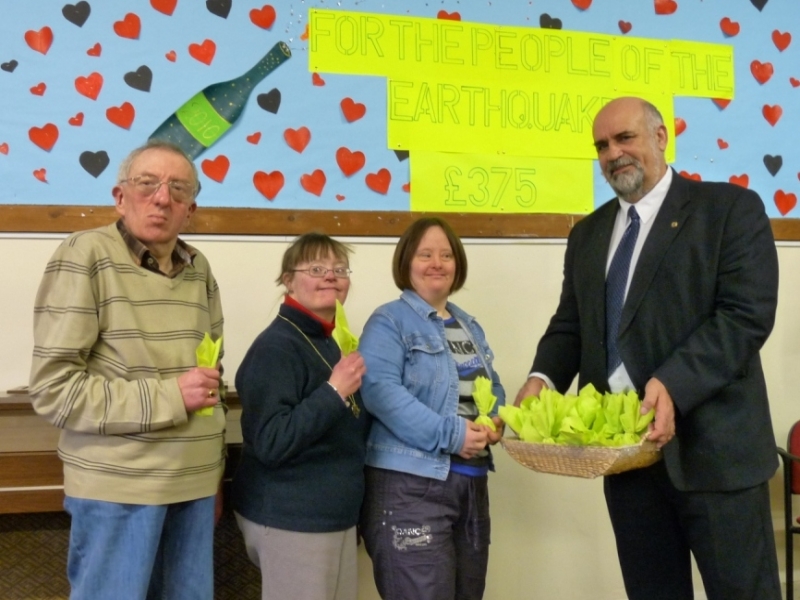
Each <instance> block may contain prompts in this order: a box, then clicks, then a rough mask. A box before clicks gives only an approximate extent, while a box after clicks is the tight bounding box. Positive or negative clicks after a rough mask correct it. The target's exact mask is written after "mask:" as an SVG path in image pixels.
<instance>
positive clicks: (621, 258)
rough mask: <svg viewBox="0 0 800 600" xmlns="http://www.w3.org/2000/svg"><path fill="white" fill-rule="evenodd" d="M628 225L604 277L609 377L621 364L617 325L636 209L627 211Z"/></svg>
mask: <svg viewBox="0 0 800 600" xmlns="http://www.w3.org/2000/svg"><path fill="white" fill-rule="evenodd" d="M628 218H629V219H630V223H629V224H628V227H627V229H625V233H623V234H622V239H621V240H620V241H619V246H617V250H616V252H615V253H614V258H613V259H612V260H611V266H610V267H609V269H608V276H607V277H606V350H607V357H608V362H607V363H606V366H607V368H608V375H609V377H610V376H611V374H612V373H613V372H614V371H616V370H617V367H619V365H620V364H622V358H621V357H620V355H619V350H618V349H617V334H618V333H619V322H620V319H621V317H622V306H623V305H624V304H625V288H626V287H627V284H628V272H629V271H630V266H631V256H633V247H634V246H635V245H636V238H637V237H639V224H640V220H639V215H638V214H637V212H636V208H635V207H634V206H631V207H630V208H629V209H628Z"/></svg>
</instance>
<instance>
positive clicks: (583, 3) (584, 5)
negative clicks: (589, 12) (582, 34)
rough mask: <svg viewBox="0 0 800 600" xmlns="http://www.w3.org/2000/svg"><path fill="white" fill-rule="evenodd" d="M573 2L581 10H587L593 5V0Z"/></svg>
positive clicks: (574, 0)
mask: <svg viewBox="0 0 800 600" xmlns="http://www.w3.org/2000/svg"><path fill="white" fill-rule="evenodd" d="M572 4H573V5H574V6H575V7H576V8H580V9H581V10H586V9H587V8H589V7H590V6H591V5H592V0H572Z"/></svg>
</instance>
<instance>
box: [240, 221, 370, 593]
mask: <svg viewBox="0 0 800 600" xmlns="http://www.w3.org/2000/svg"><path fill="white" fill-rule="evenodd" d="M350 252H351V250H350V248H349V247H348V246H346V245H344V244H342V243H341V242H338V241H336V240H334V239H332V238H330V237H328V236H327V235H323V234H320V233H307V234H304V235H302V236H300V237H299V238H297V240H295V241H294V242H293V243H292V244H291V246H290V247H289V248H288V249H287V250H286V252H285V254H284V255H283V263H282V266H281V273H280V276H279V277H278V279H277V283H278V284H279V285H283V286H284V287H285V289H286V296H285V300H284V303H283V304H282V305H281V306H280V308H279V311H278V316H277V317H276V318H275V320H274V321H273V322H272V323H271V324H270V325H269V327H267V328H266V329H265V330H264V331H263V332H262V333H261V334H260V335H259V336H258V337H257V338H256V340H255V341H254V342H253V344H252V346H251V347H250V349H249V350H248V351H247V354H246V356H245V358H244V360H243V361H242V364H241V366H240V367H239V370H238V371H237V373H236V390H237V392H238V394H239V397H240V399H241V403H242V417H241V425H242V438H243V448H242V457H241V462H240V463H239V466H238V469H237V471H236V474H235V476H234V479H233V508H234V511H235V513H236V520H237V522H238V524H239V528H240V529H241V530H242V533H243V534H244V540H245V546H246V548H247V554H248V556H249V557H250V559H251V560H252V561H253V562H254V563H255V564H256V565H258V566H259V567H260V569H261V579H262V594H261V597H262V598H263V599H265V600H266V599H275V600H278V599H280V600H285V599H286V598H315V599H316V598H320V599H325V600H355V599H356V595H357V573H356V523H357V521H358V514H359V507H360V506H361V500H362V497H363V493H364V474H363V468H364V452H365V441H366V434H367V429H368V421H367V419H368V417H367V412H366V411H364V410H362V408H363V407H362V402H361V397H360V394H359V388H360V386H361V378H362V376H363V375H364V372H365V366H364V360H363V359H362V357H361V355H360V354H359V353H358V352H353V353H351V354H349V355H347V356H342V354H341V352H340V350H339V347H338V346H337V344H336V342H335V341H334V339H333V338H332V337H331V333H332V331H333V329H334V318H335V314H336V301H337V300H338V301H339V302H341V303H344V302H345V300H346V299H347V293H348V292H349V290H350V268H349V255H350Z"/></svg>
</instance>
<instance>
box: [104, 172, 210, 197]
mask: <svg viewBox="0 0 800 600" xmlns="http://www.w3.org/2000/svg"><path fill="white" fill-rule="evenodd" d="M120 183H130V184H132V185H133V187H134V188H136V191H137V192H139V193H140V194H141V195H142V196H144V197H145V198H149V197H150V196H152V195H153V194H155V193H156V192H157V191H158V190H159V188H160V187H161V186H162V185H166V186H167V187H168V188H169V195H170V198H172V199H173V200H174V201H175V202H181V203H183V202H191V201H192V200H194V196H195V189H194V185H193V184H192V183H190V182H188V181H182V180H180V179H171V180H170V181H161V180H159V179H156V178H155V177H151V176H149V175H138V176H136V177H129V178H128V179H123V180H122V181H120Z"/></svg>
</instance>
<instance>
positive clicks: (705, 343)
mask: <svg viewBox="0 0 800 600" xmlns="http://www.w3.org/2000/svg"><path fill="white" fill-rule="evenodd" d="M593 135H594V143H595V146H596V148H597V154H598V158H599V161H600V167H601V169H602V171H603V174H604V176H605V178H606V179H607V180H608V182H609V184H610V185H611V187H612V188H613V189H614V191H615V192H616V193H617V198H615V199H613V200H611V201H610V202H608V203H606V204H604V205H603V206H601V207H600V208H599V209H597V210H596V211H595V212H594V213H592V214H591V215H589V216H587V217H586V218H584V219H582V220H581V221H580V222H579V223H578V224H577V225H576V226H575V228H574V229H573V231H572V233H571V235H570V237H569V242H568V244H567V251H566V257H565V264H564V282H563V287H562V291H561V298H560V301H559V306H558V309H557V311H556V313H555V315H554V316H553V318H552V320H551V321H550V325H549V326H548V328H547V331H546V332H545V334H544V336H543V337H542V339H541V341H540V342H539V345H538V348H537V351H536V358H535V360H534V362H533V367H532V369H531V374H530V376H529V378H528V381H527V383H526V384H525V385H524V386H523V388H522V389H521V390H520V392H519V394H518V395H517V403H519V401H520V400H521V399H522V398H524V397H527V396H530V395H536V394H538V393H539V391H540V390H541V389H542V387H544V386H549V387H554V388H556V389H558V390H559V391H561V392H562V393H563V392H565V391H566V390H567V388H569V386H570V385H571V383H572V380H573V379H574V377H575V375H576V374H577V375H578V377H579V384H578V385H579V387H583V386H584V385H586V384H588V383H592V384H594V386H595V387H596V388H597V389H598V390H600V391H612V392H618V391H623V390H626V389H635V390H637V391H638V392H639V394H640V395H643V397H644V400H643V407H642V412H643V413H645V412H647V411H649V410H650V409H651V408H654V409H655V413H656V416H655V420H654V422H653V425H652V426H651V430H650V432H649V434H648V435H649V439H650V440H652V441H654V442H655V443H656V444H657V445H658V446H659V447H660V448H661V449H662V451H663V456H664V460H663V461H661V462H658V463H656V464H655V465H653V466H651V467H647V468H644V469H638V470H634V471H628V472H626V473H622V474H619V475H612V476H609V477H606V478H605V482H604V490H605V496H606V503H607V505H608V511H609V515H610V517H611V524H612V526H613V529H614V534H615V537H616V542H617V553H618V555H619V560H620V565H621V568H622V575H623V579H624V581H625V589H626V591H627V593H628V596H629V598H632V599H639V598H641V599H646V600H657V599H660V598H663V599H665V600H682V599H691V598H693V591H692V589H693V586H692V572H691V559H690V554H693V555H694V557H695V560H696V562H697V565H698V568H699V570H700V573H701V575H702V578H703V583H704V586H705V590H706V594H707V596H708V598H709V599H710V600H737V599H742V600H744V599H748V600H756V599H757V600H771V599H773V598H774V599H776V600H780V597H781V593H780V583H779V579H778V565H777V557H776V552H775V543H774V534H773V529H772V520H771V513H770V503H769V490H768V483H767V482H768V480H769V479H770V477H771V476H772V475H773V474H774V472H775V470H776V468H777V466H778V465H777V457H776V450H775V439H774V434H773V432H772V424H771V420H770V413H769V406H768V401H767V390H766V384H765V381H764V374H763V371H762V367H761V360H760V358H759V350H760V349H761V347H762V346H763V344H764V342H765V341H766V339H767V337H768V335H769V333H770V331H771V330H772V326H773V323H774V320H775V309H776V304H777V291H778V261H777V253H776V249H775V243H774V240H773V237H772V231H771V228H770V223H769V220H768V218H767V216H766V214H765V211H764V205H763V203H762V201H761V199H760V198H759V197H758V195H757V194H756V193H754V192H752V191H749V190H747V189H745V188H741V187H738V186H734V185H730V184H727V183H706V182H695V181H692V180H689V179H685V178H683V177H681V176H679V175H678V174H676V173H675V172H674V171H673V170H672V169H670V168H668V167H667V164H666V161H665V158H664V149H665V148H666V145H667V129H666V127H665V126H664V123H663V119H662V117H661V115H660V114H659V112H658V110H657V109H656V108H655V107H654V106H652V105H650V104H649V103H647V102H645V101H643V100H641V99H639V98H619V99H617V100H614V101H612V102H610V103H608V104H607V105H606V106H604V107H603V108H602V109H601V110H600V112H599V113H598V115H597V117H596V119H595V122H594V128H593ZM618 255H619V256H618ZM628 265H629V266H628ZM604 298H605V299H606V300H605V302H604V301H603V299H604Z"/></svg>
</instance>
